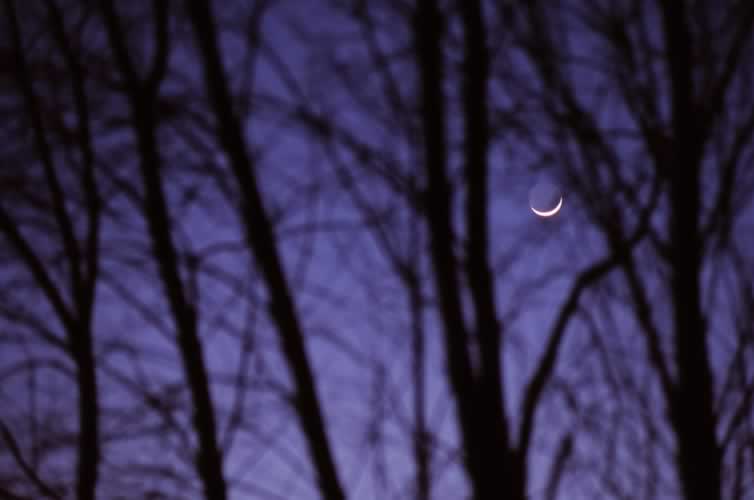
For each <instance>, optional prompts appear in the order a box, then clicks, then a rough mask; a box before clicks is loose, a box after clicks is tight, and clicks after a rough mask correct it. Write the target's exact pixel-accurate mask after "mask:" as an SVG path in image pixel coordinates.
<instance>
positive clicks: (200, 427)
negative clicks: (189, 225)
mask: <svg viewBox="0 0 754 500" xmlns="http://www.w3.org/2000/svg"><path fill="white" fill-rule="evenodd" d="M100 5H101V7H102V12H103V15H104V18H105V25H106V28H107V36H108V39H109V41H110V46H111V47H112V49H113V54H114V56H115V61H116V64H117V65H118V67H119V69H120V71H121V74H122V75H123V78H124V80H125V82H126V87H127V94H128V98H129V105H130V111H131V122H132V125H133V128H134V131H135V134H136V143H137V146H138V149H139V167H140V170H141V178H142V181H143V185H144V198H145V206H144V213H145V216H146V220H147V228H148V231H149V236H150V239H151V244H152V251H153V253H154V256H155V259H156V261H157V267H158V271H159V275H160V279H161V282H162V287H163V291H164V293H165V297H166V299H167V302H168V307H169V308H170V312H171V314H172V316H173V321H174V323H175V327H176V332H177V338H178V349H179V351H180V354H181V361H182V363H183V370H184V373H185V376H186V380H187V382H188V385H189V391H190V393H191V400H192V404H193V408H194V415H193V427H194V430H195V432H196V434H197V437H198V440H199V449H198V453H197V457H196V469H197V473H198V475H199V478H200V480H201V483H202V488H203V490H204V497H205V498H206V499H207V500H226V499H227V497H228V493H227V483H226V481H225V477H224V475H223V458H222V455H221V453H220V448H219V445H218V440H217V423H216V421H215V411H214V406H213V403H212V395H211V392H210V387H209V377H208V374H207V367H206V363H205V360H204V354H203V348H202V343H201V339H200V338H199V331H198V319H197V313H196V310H195V309H194V305H192V304H191V303H189V300H188V298H187V296H186V287H185V285H184V283H183V282H182V281H181V276H180V272H179V269H178V264H177V262H178V258H177V252H176V249H175V244H174V242H173V238H172V230H171V229H172V228H171V226H170V218H169V215H168V208H167V202H166V199H165V194H164V191H163V185H162V179H161V170H162V159H161V157H160V152H159V148H158V146H157V124H158V118H157V115H156V111H155V110H156V108H157V106H156V101H157V95H158V90H159V75H160V74H164V66H165V64H166V58H165V54H166V52H165V50H166V46H167V40H166V37H167V34H166V33H167V30H166V29H164V28H165V27H164V26H158V27H157V30H156V31H157V33H159V36H160V38H158V39H157V40H156V44H157V46H158V50H156V53H157V56H156V57H155V61H154V62H155V65H154V66H153V70H152V72H151V74H150V77H149V78H147V79H146V80H144V81H141V80H140V79H139V77H138V76H137V71H136V70H135V68H134V66H133V63H132V61H131V58H130V55H129V54H128V49H127V44H126V42H125V37H124V34H123V32H122V31H121V26H120V22H119V20H118V17H117V14H116V12H115V10H114V8H113V5H111V4H110V2H107V1H103V2H102V3H101V4H100ZM157 5H158V9H162V10H158V11H157V12H158V15H157V16H156V18H155V21H154V22H155V23H167V17H166V11H165V10H164V9H165V8H166V6H165V4H164V3H163V4H157Z"/></svg>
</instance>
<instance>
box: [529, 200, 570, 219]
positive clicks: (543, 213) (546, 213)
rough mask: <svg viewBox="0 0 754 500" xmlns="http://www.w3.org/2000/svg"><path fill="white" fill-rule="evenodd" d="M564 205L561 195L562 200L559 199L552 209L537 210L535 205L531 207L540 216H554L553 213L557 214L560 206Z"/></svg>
mask: <svg viewBox="0 0 754 500" xmlns="http://www.w3.org/2000/svg"><path fill="white" fill-rule="evenodd" d="M562 206H563V197H562V196H561V197H560V200H558V204H557V205H555V208H553V209H552V210H545V211H542V210H537V209H536V208H534V207H530V208H531V211H532V212H534V213H535V214H537V215H539V216H540V217H552V216H553V215H555V214H556V213H558V212H559V211H560V207H562Z"/></svg>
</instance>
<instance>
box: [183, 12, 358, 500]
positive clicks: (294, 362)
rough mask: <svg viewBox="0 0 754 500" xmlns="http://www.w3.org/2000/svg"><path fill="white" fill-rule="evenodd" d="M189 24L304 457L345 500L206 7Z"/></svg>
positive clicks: (331, 497) (325, 492) (332, 495)
mask: <svg viewBox="0 0 754 500" xmlns="http://www.w3.org/2000/svg"><path fill="white" fill-rule="evenodd" d="M188 7H189V13H190V16H191V22H192V24H193V27H194V33H195V35H196V40H197V44H198V46H199V51H200V54H201V58H202V63H203V64H202V69H203V72H204V78H205V83H206V86H207V93H208V95H209V98H210V102H211V104H212V107H213V110H214V113H215V118H216V121H217V132H218V141H219V142H220V145H221V146H222V148H223V149H224V150H225V152H226V153H227V155H228V157H229V159H230V164H231V167H232V170H233V172H234V174H235V177H236V181H237V183H238V187H239V190H240V192H241V198H242V201H241V216H242V220H243V223H244V225H245V231H246V240H247V244H248V246H249V248H250V250H251V253H252V254H253V256H254V258H255V259H256V262H257V264H258V266H259V268H260V269H261V271H262V275H263V277H264V280H265V283H266V285H267V290H268V292H269V295H270V314H271V316H272V319H273V321H274V322H275V324H276V326H277V329H278V332H279V334H280V340H281V344H282V349H283V353H284V355H285V358H286V360H287V362H288V367H289V369H290V370H291V373H292V375H293V379H294V381H295V384H296V391H297V395H296V405H295V410H296V413H297V415H298V418H299V421H300V424H301V427H302V429H303V432H304V436H305V437H306V440H307V444H308V447H309V454H310V456H311V458H312V461H313V462H314V467H315V469H316V471H317V480H318V482H319V487H320V491H321V494H322V497H323V498H327V499H328V500H342V499H345V492H344V491H343V487H342V485H341V482H340V479H339V478H338V472H337V468H336V465H335V458H334V456H333V453H332V448H331V446H330V441H329V438H328V435H327V430H326V427H325V422H324V417H323V415H322V408H321V406H320V400H319V397H318V395H317V388H316V385H315V381H314V375H313V373H312V368H311V364H310V361H309V356H308V354H307V352H306V345H305V342H304V332H303V329H302V327H301V324H300V322H299V317H298V312H297V311H296V306H295V304H294V300H293V296H292V294H291V290H290V288H289V285H288V281H287V278H286V275H285V270H284V268H283V262H282V260H281V258H280V254H279V251H278V248H277V244H276V242H275V235H274V231H273V228H272V224H271V222H270V220H269V217H268V215H267V212H266V210H265V208H264V205H263V202H262V197H261V193H260V192H259V186H258V184H257V179H256V177H255V174H254V171H253V165H252V162H251V159H250V158H249V154H248V151H247V150H246V141H245V139H244V136H243V131H242V127H241V124H240V122H239V120H238V117H237V116H236V114H235V110H234V109H233V104H232V100H231V95H230V90H229V87H228V83H227V79H226V76H225V70H224V68H223V65H222V60H221V58H220V52H219V49H218V46H217V31H216V28H215V25H214V22H215V21H214V16H213V14H212V10H211V6H210V4H209V3H208V2H206V1H201V0H193V1H189V2H188Z"/></svg>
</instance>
